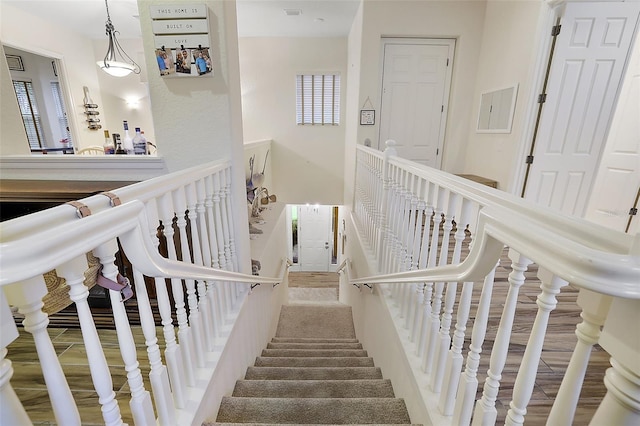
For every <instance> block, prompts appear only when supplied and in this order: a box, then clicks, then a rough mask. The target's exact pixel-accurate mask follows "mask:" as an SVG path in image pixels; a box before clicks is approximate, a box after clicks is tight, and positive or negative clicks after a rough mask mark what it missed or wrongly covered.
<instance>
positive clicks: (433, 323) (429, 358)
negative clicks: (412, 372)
mask: <svg viewBox="0 0 640 426" xmlns="http://www.w3.org/2000/svg"><path fill="white" fill-rule="evenodd" d="M445 196H446V192H445V191H444V190H443V189H440V190H439V191H438V194H437V197H438V198H437V199H438V202H437V205H436V206H435V208H434V216H433V232H432V234H431V246H430V248H429V267H431V266H435V264H436V262H435V259H436V257H437V255H438V241H439V238H440V224H441V223H442V221H443V219H442V214H443V213H444V211H443V206H444V204H445ZM443 237H444V234H443ZM443 240H444V238H443ZM448 243H449V239H448V238H447V245H448ZM445 250H448V248H447V247H446V246H445V244H444V241H443V242H442V246H441V247H440V262H441V264H442V265H444V264H446V255H443V252H445ZM443 259H444V263H442V262H443ZM443 289H444V283H443V282H438V283H436V284H435V286H434V292H433V293H434V295H433V302H432V303H431V314H430V315H429V318H428V319H427V336H426V341H425V349H424V356H423V358H422V371H424V372H425V373H430V372H431V367H432V366H433V360H434V358H435V354H436V348H437V345H438V330H439V329H440V309H441V308H442V290H443Z"/></svg>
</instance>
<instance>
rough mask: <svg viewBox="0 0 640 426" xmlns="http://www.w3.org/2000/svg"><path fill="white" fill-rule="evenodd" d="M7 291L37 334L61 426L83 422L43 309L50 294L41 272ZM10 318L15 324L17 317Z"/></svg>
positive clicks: (42, 362) (40, 352) (35, 338)
mask: <svg viewBox="0 0 640 426" xmlns="http://www.w3.org/2000/svg"><path fill="white" fill-rule="evenodd" d="M85 265H86V262H85ZM5 291H6V292H7V296H8V297H7V299H8V301H9V302H10V303H11V304H12V305H14V306H17V307H18V311H19V312H20V313H22V314H24V316H25V318H24V320H23V321H22V324H23V325H24V329H25V330H26V331H28V332H29V333H31V334H32V335H33V340H34V343H35V345H36V352H37V353H38V360H39V361H40V368H41V369H42V375H43V376H44V381H45V383H46V385H47V390H48V394H49V399H50V400H51V407H52V408H53V413H54V415H55V417H56V422H57V423H58V424H61V425H79V424H80V423H81V422H80V413H79V412H78V408H77V407H76V404H75V401H74V400H73V395H72V394H71V390H70V389H69V384H68V383H67V379H66V378H65V377H64V373H63V371H62V367H61V366H60V362H59V361H58V356H57V354H56V351H55V349H54V348H53V343H51V338H50V337H49V333H47V326H48V325H49V317H48V316H47V314H46V313H44V312H42V307H43V306H44V303H42V298H43V297H44V296H45V295H46V294H47V285H46V283H45V281H44V278H43V277H42V275H39V276H37V277H34V278H31V279H28V280H25V281H22V282H18V283H15V284H11V285H9V286H7V288H6V289H5ZM10 321H11V323H12V324H13V318H11V319H10ZM3 424H5V423H3Z"/></svg>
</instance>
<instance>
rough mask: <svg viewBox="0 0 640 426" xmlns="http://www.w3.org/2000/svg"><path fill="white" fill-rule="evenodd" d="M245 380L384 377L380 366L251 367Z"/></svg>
mask: <svg viewBox="0 0 640 426" xmlns="http://www.w3.org/2000/svg"><path fill="white" fill-rule="evenodd" d="M244 378H245V380H357V379H382V372H381V371H380V368H378V367H249V368H247V373H246V374H245V377H244Z"/></svg>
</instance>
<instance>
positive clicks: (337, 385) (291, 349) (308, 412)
mask: <svg viewBox="0 0 640 426" xmlns="http://www.w3.org/2000/svg"><path fill="white" fill-rule="evenodd" d="M409 423H411V421H410V419H409V414H408V412H407V409H406V406H405V404H404V400H402V399H398V398H395V396H394V393H393V388H392V386H391V382H390V381H389V380H385V379H384V378H383V377H382V372H381V371H380V369H379V368H377V367H375V365H374V362H373V359H372V358H370V357H369V356H368V355H367V351H366V350H365V349H364V348H363V347H362V344H360V343H359V342H358V340H357V339H356V336H355V330H354V327H353V317H352V313H351V307H349V306H344V305H288V306H283V307H282V310H281V311H280V318H279V322H278V327H277V330H276V337H274V338H273V340H272V341H271V342H270V343H269V344H268V345H267V347H266V348H265V349H264V350H263V351H262V354H261V356H260V357H258V358H257V359H256V362H255V364H254V366H252V367H249V368H248V369H247V372H246V374H245V377H244V379H243V380H238V382H237V383H236V387H235V389H234V391H233V394H232V396H228V397H224V398H223V400H222V403H221V405H220V410H219V412H218V417H217V419H216V422H210V423H205V425H213V424H217V425H219V424H245V425H247V424H325V425H329V424H409Z"/></svg>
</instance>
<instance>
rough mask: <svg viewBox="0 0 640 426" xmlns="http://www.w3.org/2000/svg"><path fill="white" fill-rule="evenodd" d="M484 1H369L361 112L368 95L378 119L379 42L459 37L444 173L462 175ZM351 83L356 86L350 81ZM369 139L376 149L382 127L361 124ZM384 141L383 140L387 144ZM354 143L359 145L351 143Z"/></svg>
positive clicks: (363, 135)
mask: <svg viewBox="0 0 640 426" xmlns="http://www.w3.org/2000/svg"><path fill="white" fill-rule="evenodd" d="M484 10H485V3H484V2H476V1H455V2H450V1H433V2H432V1H428V2H415V1H365V2H364V3H363V29H362V43H361V46H362V47H361V56H360V58H361V59H360V78H359V81H358V82H355V84H359V86H360V94H359V100H358V109H359V108H361V107H362V105H363V104H364V102H365V101H366V99H367V97H369V98H370V99H371V101H372V102H373V105H374V106H375V109H376V110H377V114H376V115H377V116H378V117H379V116H380V90H381V88H380V83H381V74H380V71H381V63H382V58H381V38H382V37H422V38H455V39H456V52H455V57H454V61H453V75H452V83H451V94H450V103H449V113H448V121H447V126H446V129H445V142H444V154H443V161H442V169H443V170H445V171H449V172H452V173H462V172H463V171H464V163H465V150H466V145H467V138H468V132H469V117H470V116H471V110H472V109H473V102H472V99H473V93H474V84H475V75H476V72H477V68H478V60H479V57H480V55H479V52H480V48H481V42H482V25H483V23H484ZM352 83H353V82H352ZM365 138H369V139H371V141H372V147H377V146H378V125H377V124H376V125H375V126H359V128H358V136H357V143H359V144H362V143H363V142H364V140H365ZM383 142H384V141H383ZM350 143H355V142H351V141H350Z"/></svg>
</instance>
